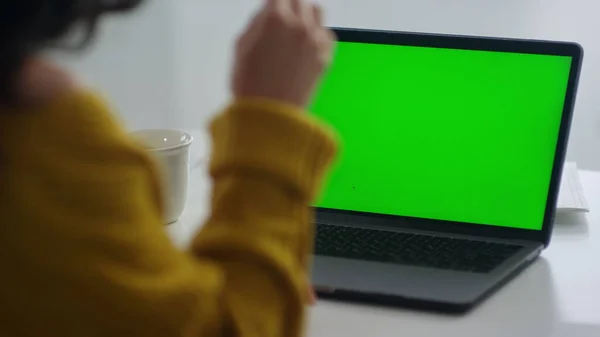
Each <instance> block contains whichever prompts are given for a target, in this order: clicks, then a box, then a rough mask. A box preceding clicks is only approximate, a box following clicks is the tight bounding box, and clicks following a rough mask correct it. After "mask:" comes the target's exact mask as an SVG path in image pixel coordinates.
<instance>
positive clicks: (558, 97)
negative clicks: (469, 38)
mask: <svg viewBox="0 0 600 337" xmlns="http://www.w3.org/2000/svg"><path fill="white" fill-rule="evenodd" d="M571 62H572V60H571V57H567V56H554V55H538V54H520V53H509V52H494V51H477V50H461V49H444V48H431V47H416V46H396V45H382V44H367V43H354V42H338V44H337V46H336V56H335V59H334V62H333V64H332V66H331V68H330V69H329V70H328V73H327V75H326V76H325V78H324V80H323V82H322V83H321V86H320V89H319V90H318V92H317V94H316V97H315V100H314V101H313V104H312V107H311V111H313V113H314V114H316V115H317V116H319V117H320V118H322V119H324V120H325V121H327V122H328V123H329V124H331V125H333V127H334V128H335V129H336V130H337V131H338V132H339V135H340V138H341V142H342V148H341V153H340V156H339V157H338V161H337V163H336V164H335V165H334V168H333V170H332V172H331V174H330V175H329V177H328V179H327V180H326V183H325V189H324V191H323V194H322V195H321V196H320V198H319V200H318V201H317V203H316V206H318V207H322V208H329V209H337V210H350V211H359V212H369V213H378V214H387V215H400V216H409V217H417V218H426V219H436V220H447V221H456V222H464V223H472V224H481V225H493V226H504V227H512V228H520V229H529V230H541V229H542V225H543V219H544V214H545V209H546V202H547V198H548V191H549V187H550V180H551V173H552V167H553V162H554V156H555V151H556V146H557V141H558V136H559V128H560V123H561V117H562V112H563V105H564V103H565V96H566V92H567V83H568V79H569V73H570V68H571Z"/></svg>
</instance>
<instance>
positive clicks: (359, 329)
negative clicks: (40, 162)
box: [169, 169, 600, 337]
mask: <svg viewBox="0 0 600 337" xmlns="http://www.w3.org/2000/svg"><path fill="white" fill-rule="evenodd" d="M580 174H581V181H582V184H583V187H584V190H585V195H586V198H587V199H588V201H589V203H590V207H591V208H592V211H591V212H590V213H588V214H578V215H567V214H559V215H558V216H557V222H556V226H555V229H554V236H553V238H552V242H551V244H550V246H549V248H548V249H547V250H546V251H544V252H543V254H542V258H541V259H539V260H538V261H537V262H536V263H535V264H534V265H532V266H531V267H530V268H528V269H527V270H525V271H524V272H523V273H522V274H521V275H519V276H518V277H517V278H516V279H515V280H513V281H512V282H510V283H509V284H507V285H506V286H505V287H503V288H502V289H501V290H500V291H498V292H497V293H496V294H495V295H493V296H492V297H491V298H490V299H488V300H487V301H485V302H484V303H482V304H481V305H480V306H479V307H477V308H475V309H474V310H473V311H472V312H471V313H469V314H467V315H466V316H461V317H454V316H445V315H439V314H430V313H423V312H415V311H411V310H404V309H395V308H383V307H377V306H366V305H354V304H347V303H334V302H325V301H321V302H320V303H319V304H318V305H317V306H316V307H315V308H314V309H313V310H312V312H311V324H310V327H309V330H308V335H309V336H312V337H337V336H340V337H341V336H343V337H354V336H356V337H359V336H360V337H363V336H377V337H386V336H389V337H398V336H419V337H429V336H435V337H439V336H460V337H471V336H473V337H481V336H486V337H496V336H498V337H500V336H502V337H506V336H511V337H592V336H600V263H599V262H598V259H600V209H595V207H594V206H595V205H600V172H592V171H581V172H580ZM190 185H191V186H190V187H191V188H190V195H189V200H188V206H187V209H186V212H185V214H184V215H183V216H182V218H181V219H180V221H179V222H178V223H176V224H174V225H172V226H170V227H169V232H170V234H171V236H172V238H173V240H174V241H175V243H176V244H178V245H180V246H186V245H187V244H188V243H189V241H190V239H191V237H192V236H193V234H194V233H195V232H196V231H197V230H198V227H199V225H200V223H201V221H202V219H204V218H205V217H206V215H207V211H208V209H207V201H208V193H209V181H208V180H207V179H206V178H205V176H204V172H203V171H202V169H197V170H194V171H192V179H191V184H190Z"/></svg>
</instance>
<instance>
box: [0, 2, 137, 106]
mask: <svg viewBox="0 0 600 337" xmlns="http://www.w3.org/2000/svg"><path fill="white" fill-rule="evenodd" d="M142 1H143V0H0V102H3V103H6V102H8V101H11V100H12V98H13V96H14V92H13V87H14V82H15V80H16V77H17V76H18V75H19V72H20V71H21V68H22V65H23V63H24V62H25V60H26V59H27V58H28V57H30V56H31V55H34V54H35V53H38V52H40V51H42V50H44V49H46V48H49V47H63V48H64V47H66V48H70V49H80V48H83V47H84V46H85V45H86V44H88V43H89V42H90V40H91V39H92V38H93V36H94V31H95V28H96V24H97V23H98V20H99V19H100V18H101V17H102V16H103V15H104V14H108V13H119V12H126V11H129V10H131V9H133V8H136V7H137V6H138V5H139V4H140V3H141V2H142ZM76 27H77V28H81V29H82V31H83V33H84V35H83V38H82V39H81V40H79V41H77V42H76V43H75V44H71V45H69V44H65V43H63V41H62V39H63V38H64V37H65V36H66V35H67V34H68V33H70V32H71V30H72V29H74V28H76Z"/></svg>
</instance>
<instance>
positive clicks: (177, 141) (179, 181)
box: [131, 129, 194, 224]
mask: <svg viewBox="0 0 600 337" xmlns="http://www.w3.org/2000/svg"><path fill="white" fill-rule="evenodd" d="M131 135H132V136H133V138H134V139H136V140H138V141H139V142H140V143H141V144H142V146H144V148H145V149H146V150H147V151H148V152H149V153H150V154H151V155H152V156H153V157H154V158H155V159H156V161H157V162H158V164H159V168H160V170H161V172H162V174H163V177H162V178H163V179H162V181H163V183H164V186H163V195H164V196H165V200H164V203H165V211H166V213H165V223H166V224H171V223H174V222H176V221H177V220H179V217H180V216H181V214H183V210H184V209H185V203H186V201H187V192H188V181H189V160H190V159H189V158H190V146H191V145H192V142H193V140H194V138H193V137H192V136H191V135H189V134H187V133H185V132H183V131H178V130H167V129H152V130H138V131H135V132H132V134H131Z"/></svg>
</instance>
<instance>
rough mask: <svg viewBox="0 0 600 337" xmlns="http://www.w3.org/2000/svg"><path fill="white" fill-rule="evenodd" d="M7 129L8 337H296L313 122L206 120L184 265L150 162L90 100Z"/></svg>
mask: <svg viewBox="0 0 600 337" xmlns="http://www.w3.org/2000/svg"><path fill="white" fill-rule="evenodd" d="M5 122H6V121H5ZM8 123H11V125H12V126H14V127H13V128H12V130H13V133H11V134H9V135H7V138H5V139H8V140H17V139H19V140H20V142H19V143H18V145H15V146H13V147H10V148H11V149H12V150H11V151H10V153H9V156H8V158H10V161H9V166H7V168H8V172H7V174H10V178H11V179H10V185H9V191H8V192H7V193H10V195H11V197H10V198H6V199H5V200H6V201H7V202H6V203H5V204H4V205H5V206H6V207H7V209H10V210H11V212H10V214H14V219H12V220H11V221H9V223H10V224H11V226H3V231H4V233H3V237H4V239H6V240H8V239H9V238H10V244H9V245H8V243H6V242H3V245H8V248H10V251H8V252H5V253H6V254H3V255H4V256H12V258H11V259H10V260H9V261H5V262H6V263H8V266H9V267H10V266H13V267H14V268H11V269H10V270H11V273H12V276H11V277H10V278H5V279H4V280H3V281H0V285H2V287H0V288H2V290H0V292H1V293H2V297H3V298H4V299H6V300H5V301H3V303H6V305H7V306H6V307H5V309H7V308H9V309H10V310H11V311H12V312H14V313H21V314H22V315H18V316H15V317H19V318H18V321H15V322H11V323H8V325H7V326H9V327H13V332H15V333H17V334H21V335H26V333H25V332H39V333H42V332H43V331H42V330H45V329H56V330H54V331H62V332H64V333H62V335H63V336H69V335H112V336H121V335H123V336H125V335H127V336H248V337H250V336H261V337H268V336H298V335H300V332H301V328H302V321H303V307H304V301H305V296H304V294H305V293H306V291H307V286H308V285H307V284H306V281H305V275H306V274H305V273H306V266H307V257H308V254H309V250H310V241H311V239H312V236H311V233H310V228H311V226H312V224H311V221H310V219H311V216H312V214H311V211H310V209H309V207H308V206H307V205H308V203H309V201H310V200H311V198H312V197H313V196H314V195H315V192H316V191H317V189H318V186H319V182H320V179H321V177H322V175H323V173H324V171H325V169H326V167H327V164H328V163H329V161H330V160H331V158H332V155H333V152H334V144H333V141H332V140H331V138H330V137H329V136H328V135H327V133H325V132H324V131H323V130H322V129H321V128H320V127H318V126H316V124H315V123H314V122H312V121H309V120H308V118H306V117H302V116H301V115H300V114H298V113H297V112H296V111H294V108H292V107H289V106H286V105H281V104H277V103H272V102H269V101H264V100H255V101H240V102H237V103H234V104H233V105H232V106H231V107H230V108H229V109H228V110H227V111H226V112H225V113H223V114H222V115H221V116H220V117H218V118H217V120H216V121H215V122H214V124H213V127H212V132H213V142H214V145H213V147H214V153H213V160H212V164H211V174H212V176H213V179H214V191H213V202H212V216H211V218H210V220H209V221H208V223H207V224H206V226H205V228H204V230H203V231H202V233H201V234H200V235H199V236H198V237H197V238H196V240H195V241H194V244H193V249H192V251H191V252H189V253H186V252H181V251H178V250H177V249H176V248H175V247H174V246H173V245H172V244H171V242H170V241H169V239H168V238H167V236H166V235H165V233H164V227H163V225H162V220H161V215H162V214H161V205H160V200H161V196H160V191H159V189H158V185H159V184H158V182H157V177H156V172H155V169H154V166H153V164H152V162H151V160H150V159H149V158H148V157H147V156H146V154H145V153H144V152H143V151H142V150H141V149H139V148H137V147H136V146H135V145H134V144H133V143H131V141H130V140H129V139H128V138H127V135H126V134H124V133H123V131H122V130H121V129H120V128H119V127H118V126H117V125H116V123H114V121H113V120H112V119H111V117H110V115H109V114H108V112H107V109H106V108H105V107H104V105H103V103H102V102H101V101H100V100H98V99H97V98H95V97H94V96H93V95H88V94H81V93H79V94H69V95H65V96H63V97H62V98H61V99H59V100H57V101H56V102H54V103H53V104H51V105H49V106H48V107H46V108H44V109H38V110H37V111H34V112H32V113H31V114H14V117H11V118H10V120H9V121H8ZM191 207H193V206H191ZM4 239H3V240H4ZM8 248H7V246H4V248H3V249H8ZM15 260H17V261H19V263H18V265H12V264H11V262H10V261H15ZM5 266H6V264H5ZM7 289H10V291H6V290H7ZM35 329H42V330H39V331H38V330H35ZM30 330H31V331H30Z"/></svg>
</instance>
